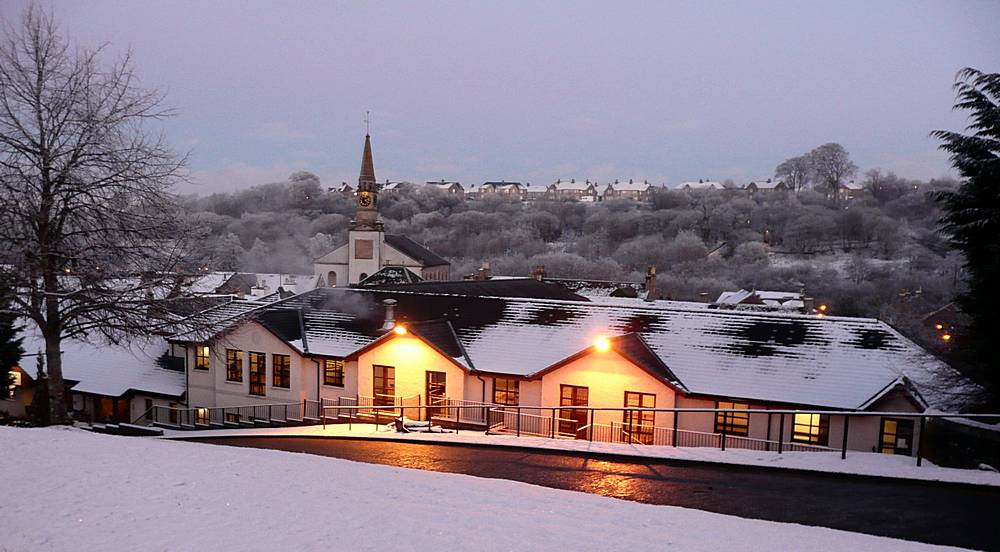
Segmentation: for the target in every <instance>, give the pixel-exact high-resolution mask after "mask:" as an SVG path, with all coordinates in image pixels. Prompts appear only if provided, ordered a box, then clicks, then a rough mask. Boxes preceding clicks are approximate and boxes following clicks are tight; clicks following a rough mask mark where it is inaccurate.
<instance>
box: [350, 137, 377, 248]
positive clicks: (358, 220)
mask: <svg viewBox="0 0 1000 552" xmlns="http://www.w3.org/2000/svg"><path fill="white" fill-rule="evenodd" d="M351 229H352V230H355V229H375V230H381V229H382V221H380V220H378V182H376V181H375V161H373V159H372V138H371V136H370V135H369V134H365V149H364V152H363V153H362V154H361V174H360V175H358V206H357V210H356V212H355V215H354V221H353V224H351Z"/></svg>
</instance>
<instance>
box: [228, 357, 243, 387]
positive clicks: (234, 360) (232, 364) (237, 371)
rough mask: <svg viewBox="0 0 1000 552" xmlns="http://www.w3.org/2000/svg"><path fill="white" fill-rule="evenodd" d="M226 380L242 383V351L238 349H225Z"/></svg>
mask: <svg viewBox="0 0 1000 552" xmlns="http://www.w3.org/2000/svg"><path fill="white" fill-rule="evenodd" d="M237 365H238V366H237ZM234 376H237V377H234ZM226 381H228V382H232V383H243V351H242V350H240V349H226Z"/></svg>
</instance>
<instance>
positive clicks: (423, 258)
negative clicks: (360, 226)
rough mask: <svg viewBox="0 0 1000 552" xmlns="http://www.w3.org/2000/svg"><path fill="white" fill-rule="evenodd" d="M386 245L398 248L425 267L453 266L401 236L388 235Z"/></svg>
mask: <svg viewBox="0 0 1000 552" xmlns="http://www.w3.org/2000/svg"><path fill="white" fill-rule="evenodd" d="M385 243H387V244H389V245H391V246H392V247H394V248H396V249H397V250H398V251H399V252H400V253H402V254H404V255H406V256H407V257H410V258H411V259H413V260H415V261H418V262H419V263H420V264H422V265H424V266H425V267H426V266H440V265H447V264H451V263H449V262H448V261H446V260H445V259H444V258H443V257H441V256H439V255H438V254H437V253H434V252H433V251H431V250H430V249H427V248H426V247H424V246H423V245H421V244H419V243H417V242H415V241H413V240H411V239H410V238H408V237H406V236H403V235H400V234H386V235H385Z"/></svg>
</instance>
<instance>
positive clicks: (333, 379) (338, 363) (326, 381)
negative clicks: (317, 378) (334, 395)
mask: <svg viewBox="0 0 1000 552" xmlns="http://www.w3.org/2000/svg"><path fill="white" fill-rule="evenodd" d="M323 385H332V386H334V387H343V386H344V361H343V360H339V359H335V358H328V359H326V360H325V361H323Z"/></svg>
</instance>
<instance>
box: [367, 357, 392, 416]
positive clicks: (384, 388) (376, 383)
mask: <svg viewBox="0 0 1000 552" xmlns="http://www.w3.org/2000/svg"><path fill="white" fill-rule="evenodd" d="M372 368H373V369H374V376H373V378H372V400H373V402H374V403H375V406H394V403H395V400H396V368H395V367H394V366H381V365H378V364H376V365H375V366H373V367H372Z"/></svg>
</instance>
